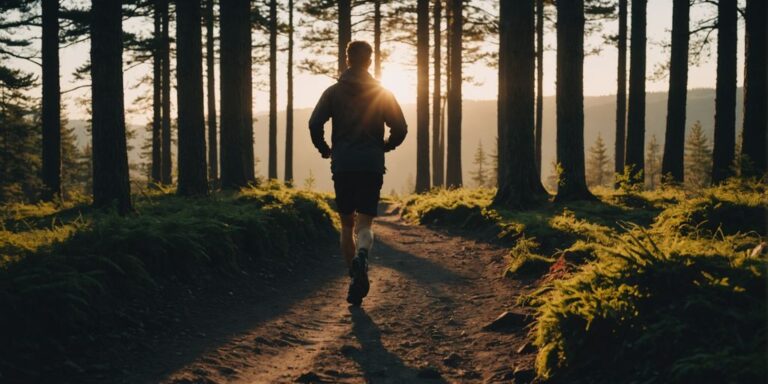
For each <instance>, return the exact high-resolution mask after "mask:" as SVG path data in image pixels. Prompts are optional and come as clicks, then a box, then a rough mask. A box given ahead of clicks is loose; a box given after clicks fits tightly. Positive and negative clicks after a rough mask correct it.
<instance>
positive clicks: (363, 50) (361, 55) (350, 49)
mask: <svg viewBox="0 0 768 384" xmlns="http://www.w3.org/2000/svg"><path fill="white" fill-rule="evenodd" d="M371 54H373V48H371V45H370V44H368V43H367V42H365V41H351V42H350V43H349V44H347V66H349V67H350V68H352V69H362V70H368V67H370V66H371Z"/></svg>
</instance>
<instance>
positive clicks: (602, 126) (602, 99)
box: [70, 89, 742, 193]
mask: <svg viewBox="0 0 768 384" xmlns="http://www.w3.org/2000/svg"><path fill="white" fill-rule="evenodd" d="M737 94H738V100H737V114H736V116H737V127H739V128H738V129H740V127H741V118H742V109H741V107H740V106H741V104H742V102H741V97H742V92H741V90H739V91H738V92H737ZM714 103H715V93H714V90H712V89H696V90H691V91H689V92H688V111H687V115H688V117H687V126H689V127H690V125H691V124H692V123H693V122H694V121H696V120H699V121H701V124H702V126H703V127H704V130H705V132H706V133H707V134H708V135H709V136H710V138H711V137H712V132H713V129H714ZM584 106H585V110H584V117H585V131H584V141H585V144H586V145H585V146H586V148H585V150H586V149H588V148H589V147H590V146H591V145H592V143H593V142H594V141H595V139H596V138H597V135H598V133H599V134H601V135H602V136H603V140H605V142H606V145H608V147H609V150H610V151H609V152H610V156H613V143H614V137H615V135H614V129H615V118H616V96H599V97H587V98H585V99H584ZM666 110H667V94H666V93H649V94H648V95H647V98H646V141H647V140H648V139H649V138H650V137H651V136H652V135H656V139H657V140H658V141H659V142H660V143H662V144H663V141H664V128H665V124H666V123H665V121H666V113H667V112H666ZM403 111H404V113H405V118H406V120H407V121H408V125H409V131H410V133H409V135H408V138H407V139H406V141H405V143H403V145H402V147H401V148H398V149H397V150H396V151H394V152H390V153H389V154H388V155H387V174H386V175H385V177H384V187H383V190H384V192H385V193H389V192H390V191H391V190H395V191H397V192H398V193H400V192H402V191H403V189H404V188H405V186H406V185H409V184H410V183H409V182H408V180H409V179H413V177H414V176H415V172H416V168H415V163H416V134H415V131H416V107H415V105H413V104H409V105H404V106H403ZM311 112H312V111H311V109H298V110H296V111H295V112H294V119H295V122H296V126H295V135H294V137H295V149H294V154H295V159H294V166H295V169H294V175H295V177H296V180H297V181H298V182H299V184H302V183H303V180H304V179H306V178H307V176H308V175H309V171H310V170H311V171H312V173H313V174H314V176H315V179H316V186H317V188H318V189H321V190H331V189H332V188H333V184H332V181H331V178H330V170H329V168H330V163H329V161H327V160H323V159H321V158H320V156H319V154H318V153H317V151H316V150H315V149H314V147H313V146H312V143H311V141H310V138H309V131H308V128H307V124H308V121H309V115H310V113H311ZM256 119H257V121H256V122H255V124H254V135H255V140H254V142H255V144H254V150H255V153H256V156H257V157H258V158H259V160H260V162H259V164H258V165H257V172H258V173H259V174H260V175H262V176H263V175H265V174H266V171H267V164H266V160H267V121H268V120H267V115H266V114H264V113H259V114H257V115H256ZM70 125H72V126H75V127H76V131H77V135H78V143H79V144H84V143H86V142H87V141H88V139H87V133H86V131H85V124H84V122H83V121H76V120H75V121H70ZM130 128H132V129H133V130H134V132H136V137H135V138H134V139H132V140H131V141H130V143H129V144H131V145H133V147H134V148H133V151H132V152H131V154H130V161H131V162H133V163H137V162H140V157H139V153H140V151H141V145H142V143H143V142H144V137H145V135H146V132H145V131H144V129H143V127H138V126H131V127H130ZM326 128H327V131H328V132H327V137H328V139H329V140H330V132H329V131H330V124H327V126H326ZM496 130H497V127H496V100H483V101H465V102H464V109H463V131H462V135H463V139H462V154H461V155H462V160H463V163H464V168H463V172H464V180H465V181H469V172H470V171H471V170H472V158H473V154H474V151H475V149H476V147H477V145H478V143H479V142H481V141H482V143H483V146H484V147H485V148H486V149H487V150H490V149H491V146H492V145H495V138H496ZM543 136H544V141H543V146H544V147H543V158H544V170H543V171H544V177H545V178H546V176H547V175H549V173H550V172H551V169H550V166H549V164H550V163H551V162H552V161H553V160H554V158H555V98H554V97H546V98H544V135H543ZM284 146H285V112H284V111H281V112H280V113H279V115H278V172H279V175H281V176H282V175H283V165H284V157H285V152H284V151H285V148H284Z"/></svg>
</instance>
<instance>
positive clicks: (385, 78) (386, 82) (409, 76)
mask: <svg viewBox="0 0 768 384" xmlns="http://www.w3.org/2000/svg"><path fill="white" fill-rule="evenodd" d="M414 72H415V71H413V70H411V71H408V70H407V69H406V68H402V67H400V66H397V65H392V66H390V67H388V68H387V69H386V70H383V71H382V74H381V85H382V86H383V87H384V88H386V89H388V90H389V91H390V92H392V93H393V94H394V95H395V98H396V99H397V101H398V102H399V103H400V104H409V103H413V102H415V100H416V76H415V73H414Z"/></svg>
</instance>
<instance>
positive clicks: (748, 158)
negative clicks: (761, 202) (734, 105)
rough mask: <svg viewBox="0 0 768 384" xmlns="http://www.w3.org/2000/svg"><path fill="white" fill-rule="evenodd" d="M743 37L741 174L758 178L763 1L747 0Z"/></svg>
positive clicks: (767, 27) (766, 81) (764, 63)
mask: <svg viewBox="0 0 768 384" xmlns="http://www.w3.org/2000/svg"><path fill="white" fill-rule="evenodd" d="M745 39H746V49H745V60H744V66H745V68H744V131H743V135H742V136H743V137H742V143H741V156H742V162H741V165H742V167H741V175H742V176H744V177H760V176H765V174H766V172H767V171H768V157H766V149H768V132H767V131H768V108H766V100H768V92H766V88H767V87H768V73H766V68H768V60H766V49H768V41H767V39H768V10H766V2H765V1H764V0H747V12H746V33H745Z"/></svg>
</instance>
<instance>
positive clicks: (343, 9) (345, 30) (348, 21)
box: [338, 0, 352, 75]
mask: <svg viewBox="0 0 768 384" xmlns="http://www.w3.org/2000/svg"><path fill="white" fill-rule="evenodd" d="M338 3H339V8H338V12H339V36H338V39H339V52H338V59H339V75H341V73H342V72H344V70H346V69H347V44H349V42H350V41H352V1H351V0H339V2H338Z"/></svg>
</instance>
